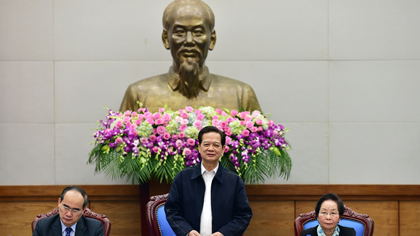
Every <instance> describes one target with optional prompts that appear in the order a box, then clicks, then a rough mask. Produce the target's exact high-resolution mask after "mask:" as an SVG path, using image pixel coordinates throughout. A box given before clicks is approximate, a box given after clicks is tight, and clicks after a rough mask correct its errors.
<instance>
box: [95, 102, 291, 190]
mask: <svg viewBox="0 0 420 236" xmlns="http://www.w3.org/2000/svg"><path fill="white" fill-rule="evenodd" d="M209 125H213V126H216V127H218V128H219V129H220V130H222V131H224V132H225V134H226V149H225V153H224V155H223V157H221V159H220V161H221V164H222V165H223V166H224V167H226V168H228V169H230V170H232V171H234V172H236V173H238V175H239V176H241V177H242V179H243V180H244V182H245V183H260V182H264V180H265V178H266V177H275V176H279V177H284V178H286V179H287V178H288V177H289V175H290V170H291V167H292V163H291V159H290V157H289V155H288V153H287V150H288V149H289V144H288V143H287V141H286V140H285V139H284V135H285V133H286V132H287V131H286V130H285V129H284V127H283V126H282V125H276V124H275V123H274V122H273V121H272V120H269V119H267V117H266V116H264V115H263V114H261V112H260V111H253V112H249V111H244V112H237V111H235V110H232V111H228V110H221V109H214V108H212V107H200V108H198V109H193V108H192V107H186V108H185V109H181V110H179V111H166V110H165V108H161V109H159V112H155V113H151V112H148V111H147V109H146V108H140V109H138V110H137V111H125V112H124V113H120V112H114V111H112V110H109V112H108V115H107V117H106V120H104V121H102V120H101V121H99V126H100V127H99V129H98V130H97V131H96V132H95V133H94V135H93V136H94V138H95V142H94V145H95V147H94V148H93V150H92V152H91V154H90V157H89V161H88V163H95V164H96V168H95V171H96V172H100V171H103V172H105V174H107V175H108V176H110V177H111V178H124V177H127V178H128V179H130V178H131V179H132V181H133V183H134V181H135V180H136V179H137V180H138V181H139V183H140V184H142V183H145V182H147V181H149V180H150V179H151V178H155V179H158V180H160V181H163V180H164V179H166V181H167V182H171V181H172V180H173V178H174V177H175V175H176V174H177V173H178V172H179V171H180V170H182V169H184V168H188V167H189V166H192V165H196V164H198V163H200V161H201V157H200V154H199V152H198V140H197V137H198V132H199V131H200V129H201V128H203V127H205V126H209Z"/></svg>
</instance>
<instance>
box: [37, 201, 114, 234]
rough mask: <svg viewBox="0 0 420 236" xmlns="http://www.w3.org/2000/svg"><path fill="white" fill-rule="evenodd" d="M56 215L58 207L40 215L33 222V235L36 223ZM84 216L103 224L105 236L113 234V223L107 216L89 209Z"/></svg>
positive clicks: (84, 212)
mask: <svg viewBox="0 0 420 236" xmlns="http://www.w3.org/2000/svg"><path fill="white" fill-rule="evenodd" d="M56 214H58V207H57V208H55V209H54V210H52V211H50V212H48V213H44V214H38V215H37V217H36V218H35V219H34V220H33V221H32V225H31V226H32V233H33V232H34V230H35V226H36V223H38V221H39V220H40V219H43V218H46V217H50V216H53V215H56ZM83 215H84V216H85V217H87V218H93V219H96V220H99V221H100V222H102V224H103V225H104V235H105V236H109V233H110V232H111V221H109V219H108V218H106V215H102V214H98V213H95V212H93V211H91V210H90V209H89V208H87V207H86V209H85V210H84V211H83Z"/></svg>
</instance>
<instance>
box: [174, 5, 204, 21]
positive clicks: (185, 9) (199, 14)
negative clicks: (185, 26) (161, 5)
mask: <svg viewBox="0 0 420 236" xmlns="http://www.w3.org/2000/svg"><path fill="white" fill-rule="evenodd" d="M209 18H210V17H209V14H208V12H207V11H206V9H205V8H204V7H203V6H200V5H198V4H193V5H184V4H179V5H177V6H175V7H174V9H173V10H172V11H171V12H170V14H169V19H170V21H172V22H173V21H176V20H178V19H185V20H187V19H191V20H199V19H201V20H202V21H204V22H206V23H209V22H210V19H209Z"/></svg>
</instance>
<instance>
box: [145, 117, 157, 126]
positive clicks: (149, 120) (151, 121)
mask: <svg viewBox="0 0 420 236" xmlns="http://www.w3.org/2000/svg"><path fill="white" fill-rule="evenodd" d="M146 121H147V123H149V124H151V125H154V124H155V120H153V118H152V117H149V118H147V119H146Z"/></svg>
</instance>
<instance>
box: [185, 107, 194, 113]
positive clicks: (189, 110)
mask: <svg viewBox="0 0 420 236" xmlns="http://www.w3.org/2000/svg"><path fill="white" fill-rule="evenodd" d="M185 110H186V111H187V112H192V111H194V109H193V108H192V107H190V106H188V107H186V108H185Z"/></svg>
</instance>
